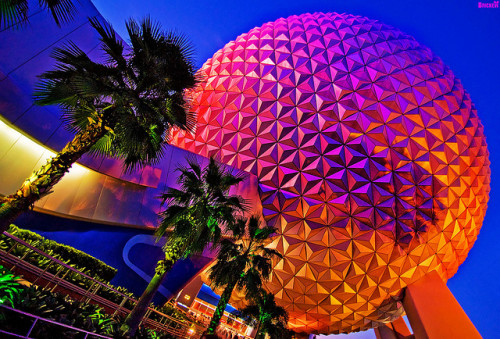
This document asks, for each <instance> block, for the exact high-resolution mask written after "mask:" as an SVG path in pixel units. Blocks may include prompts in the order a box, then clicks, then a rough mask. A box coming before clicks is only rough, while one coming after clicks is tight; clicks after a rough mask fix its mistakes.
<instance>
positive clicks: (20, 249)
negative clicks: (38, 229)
mask: <svg viewBox="0 0 500 339" xmlns="http://www.w3.org/2000/svg"><path fill="white" fill-rule="evenodd" d="M8 232H9V233H10V234H12V235H14V236H16V237H18V238H19V239H21V240H23V241H25V242H27V243H28V244H30V245H32V246H34V247H36V248H38V249H40V250H41V251H43V252H45V253H47V254H49V255H50V256H53V257H54V258H56V259H59V260H61V261H62V262H64V263H66V264H69V265H71V266H73V267H74V268H76V269H77V270H79V271H82V272H84V273H86V274H88V275H90V276H91V277H94V278H97V279H99V280H101V281H104V282H109V281H110V280H111V279H112V278H113V277H114V276H115V274H116V272H117V270H116V269H115V268H113V267H111V266H109V265H107V264H106V263H104V262H102V261H101V260H99V259H96V258H94V257H93V256H91V255H89V254H87V253H85V252H82V251H79V250H77V249H75V248H73V247H71V246H67V245H64V244H60V243H58V242H56V241H53V240H49V239H46V238H44V237H42V236H41V235H39V234H37V233H35V232H32V231H29V230H25V229H21V228H18V227H17V226H15V225H11V226H10V228H9V230H8ZM13 245H14V240H12V239H11V238H9V237H6V236H5V235H3V234H1V235H0V249H1V250H4V251H7V250H9V249H10V248H11V247H12V246H13ZM27 251H28V249H27V248H26V247H24V246H21V245H18V246H16V248H14V250H13V251H12V252H11V254H13V255H16V256H17V257H19V258H21V257H23V256H24V259H23V260H25V261H27V262H29V263H31V264H33V265H35V266H37V267H40V268H45V267H47V265H48V264H49V262H50V260H49V259H48V258H45V257H44V256H42V255H40V254H38V253H36V252H30V253H29V254H28V255H26V252H27ZM56 271H57V267H56V266H55V265H54V266H53V267H52V268H50V267H49V272H52V273H56ZM76 279H78V278H76Z"/></svg>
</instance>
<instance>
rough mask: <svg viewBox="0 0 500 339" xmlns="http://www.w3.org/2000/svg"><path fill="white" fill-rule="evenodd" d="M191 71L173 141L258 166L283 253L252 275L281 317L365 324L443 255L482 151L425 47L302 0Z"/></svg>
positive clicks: (467, 221)
mask: <svg viewBox="0 0 500 339" xmlns="http://www.w3.org/2000/svg"><path fill="white" fill-rule="evenodd" d="M201 75H202V76H203V77H204V80H203V82H202V83H201V85H200V86H199V87H198V88H197V89H196V90H195V91H194V92H192V93H191V94H192V98H193V103H192V109H193V110H194V111H195V112H196V113H197V130H196V133H195V135H194V136H193V135H184V134H183V133H181V132H178V131H177V132H174V133H173V137H172V141H173V144H174V145H178V146H180V147H183V148H185V149H188V150H191V151H193V152H195V153H198V154H201V155H204V156H216V157H218V158H219V159H220V160H222V162H225V163H227V164H230V165H232V166H235V167H238V168H240V169H242V170H244V171H248V172H251V173H253V174H255V175H256V176H257V177H258V180H259V193H260V199H261V201H262V206H263V213H264V217H265V219H266V221H267V222H268V224H271V225H274V226H276V227H277V229H278V231H279V232H278V233H279V234H278V235H277V236H276V237H274V238H273V241H272V243H271V245H270V246H273V247H275V248H276V249H278V250H279V251H280V252H281V253H282V254H283V255H284V259H283V260H279V261H276V262H275V265H274V271H273V274H272V279H271V281H270V282H269V283H267V285H266V287H267V288H268V289H269V290H270V291H272V292H273V293H274V294H275V295H276V297H277V299H278V302H279V303H280V304H281V305H283V306H284V307H285V308H286V309H287V311H288V312H289V315H290V326H291V328H292V329H294V330H295V331H297V332H302V331H305V332H316V333H317V332H320V333H339V332H350V331H356V330H360V329H361V330H362V329H367V328H370V327H374V326H378V325H379V324H380V322H384V321H389V320H391V319H392V318H393V317H396V316H399V315H400V314H401V308H400V303H399V302H398V298H400V296H401V292H402V289H403V288H404V287H405V286H406V285H408V284H410V283H412V282H413V281H415V280H417V279H419V278H421V277H422V276H423V275H424V274H426V272H429V271H431V270H437V271H438V273H439V274H440V275H441V276H442V277H443V278H444V279H447V278H449V277H451V276H452V275H453V274H454V273H455V272H456V271H457V268H458V266H459V265H460V264H461V263H462V262H463V261H464V260H465V258H466V256H467V253H468V251H469V249H470V248H471V246H472V245H473V244H474V241H475V240H476V237H477V234H478V232H479V229H480V227H481V224H482V221H483V218H484V214H485V211H486V205H487V201H488V193H489V161H488V152H487V149H486V142H485V138H484V134H483V127H482V125H481V123H480V121H479V119H478V117H477V112H476V110H475V108H474V106H473V104H472V102H471V100H470V98H469V95H468V94H467V93H465V92H464V89H463V88H462V85H461V84H460V82H459V80H458V79H456V78H455V76H454V75H453V73H452V72H451V71H450V70H449V69H448V68H447V67H446V66H445V65H444V64H443V63H442V61H441V60H440V59H438V58H437V57H436V56H435V55H434V54H433V53H432V52H431V51H430V50H429V49H428V48H426V47H424V46H422V45H420V44H419V43H418V42H416V41H415V40H414V39H413V38H412V37H410V36H408V35H406V34H404V33H402V32H400V31H399V30H397V29H394V28H392V27H389V26H387V25H384V24H382V23H379V22H377V21H374V20H370V19H367V18H363V17H358V16H352V15H346V14H335V13H331V14H323V13H315V14H304V15H300V16H292V17H289V18H287V19H279V20H277V21H275V22H271V23H267V24H265V25H263V26H262V27H258V28H255V29H252V30H251V31H250V32H249V33H247V34H243V35H241V36H240V37H238V38H237V39H236V40H235V41H233V42H230V43H229V44H227V45H226V46H225V47H224V48H223V49H221V50H220V51H218V52H217V53H216V54H215V55H214V56H213V58H212V59H210V60H208V61H207V62H206V63H205V65H204V66H203V68H202V70H201Z"/></svg>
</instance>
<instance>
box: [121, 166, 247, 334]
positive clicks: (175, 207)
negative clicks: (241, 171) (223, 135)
mask: <svg viewBox="0 0 500 339" xmlns="http://www.w3.org/2000/svg"><path fill="white" fill-rule="evenodd" d="M177 170H178V171H179V172H180V175H179V178H178V183H179V185H180V187H179V188H178V189H175V188H170V189H169V190H168V191H167V193H166V194H163V196H162V199H163V201H164V203H166V205H167V208H166V209H165V211H163V212H162V213H161V216H162V221H161V223H160V226H159V227H158V230H157V231H156V235H157V236H158V237H159V238H160V237H163V236H165V234H166V233H167V232H170V236H169V238H168V240H167V243H166V245H165V246H164V252H165V258H164V259H162V260H160V261H159V262H158V264H157V266H156V270H155V275H154V277H153V279H152V280H151V282H150V283H149V285H148V286H147V288H146V290H145V291H144V293H143V294H142V296H141V298H140V299H139V301H138V302H137V304H136V306H135V307H134V309H133V310H132V312H131V313H130V314H129V316H128V317H127V319H126V320H125V324H124V326H122V331H124V332H126V334H127V335H129V336H133V335H134V334H135V331H136V330H137V328H138V326H139V323H140V322H141V320H142V318H143V317H144V314H145V313H146V311H147V307H148V305H149V304H150V302H151V300H152V299H153V297H154V295H155V293H156V292H157V290H158V288H159V287H160V285H161V283H162V281H163V279H164V278H165V275H166V273H167V272H168V271H169V270H170V269H171V268H172V266H173V265H174V263H175V262H176V261H177V260H179V259H181V258H185V257H188V256H189V255H191V254H195V253H201V252H203V250H204V249H205V248H207V246H209V245H210V244H211V246H212V248H214V249H215V248H217V246H218V245H219V242H220V239H221V236H222V235H223V233H225V232H227V229H228V226H230V225H233V224H234V218H235V217H234V216H235V214H237V213H239V212H244V211H245V209H246V203H245V201H244V199H243V198H242V197H240V196H239V195H229V190H230V189H231V188H232V187H234V186H235V185H237V184H239V183H240V182H241V181H242V180H243V177H242V176H239V175H233V174H232V173H231V172H230V171H229V169H227V168H223V167H221V166H220V165H219V164H217V163H216V162H215V160H214V159H213V158H211V159H210V162H209V164H208V166H206V167H205V168H204V169H203V170H202V169H201V168H200V166H199V165H198V164H197V163H196V162H194V161H188V166H187V167H180V168H178V169H177Z"/></svg>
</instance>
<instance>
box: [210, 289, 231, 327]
mask: <svg viewBox="0 0 500 339" xmlns="http://www.w3.org/2000/svg"><path fill="white" fill-rule="evenodd" d="M235 286H236V282H232V283H230V284H228V285H227V286H226V288H225V289H224V292H222V295H221V296H220V299H219V303H218V304H217V308H216V309H215V312H214V315H213V316H212V320H210V324H209V325H208V329H207V334H215V330H216V329H217V326H219V323H220V320H221V319H222V316H223V315H224V310H225V309H226V306H227V304H228V303H229V299H231V294H232V293H233V290H234V287H235Z"/></svg>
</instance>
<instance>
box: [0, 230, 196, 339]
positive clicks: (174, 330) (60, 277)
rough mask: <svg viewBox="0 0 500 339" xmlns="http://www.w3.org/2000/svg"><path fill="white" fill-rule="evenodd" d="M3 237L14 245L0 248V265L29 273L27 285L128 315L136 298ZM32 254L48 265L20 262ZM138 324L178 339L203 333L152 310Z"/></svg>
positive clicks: (22, 242)
mask: <svg viewBox="0 0 500 339" xmlns="http://www.w3.org/2000/svg"><path fill="white" fill-rule="evenodd" d="M3 234H4V235H5V236H6V237H8V238H10V239H12V240H13V241H14V244H13V245H12V246H11V248H9V249H8V250H7V251H4V250H1V249H0V260H1V261H3V262H4V263H7V264H11V265H12V266H11V267H10V268H11V270H12V269H15V268H16V267H17V268H19V269H22V270H24V271H26V272H29V273H30V274H31V275H33V277H31V281H30V282H31V283H33V284H37V285H39V286H41V285H42V284H43V281H45V286H41V287H43V288H44V289H49V288H50V290H51V291H54V290H55V289H56V288H58V287H59V288H64V289H66V290H69V291H71V292H73V293H74V294H76V295H78V296H80V300H81V301H84V302H86V303H88V302H90V301H92V302H93V303H96V304H98V305H101V306H104V307H106V308H108V309H111V310H114V313H113V317H116V316H118V315H120V316H126V315H127V314H128V313H130V312H131V310H130V309H128V308H127V305H130V304H132V305H135V304H136V303H137V300H136V299H134V298H131V297H130V296H128V295H126V294H124V293H122V292H120V291H118V290H116V289H115V288H113V287H112V286H109V285H107V284H105V283H103V282H100V281H98V280H96V279H94V278H92V277H90V276H88V275H87V274H85V273H83V272H81V271H79V270H77V269H75V268H74V267H71V266H70V265H68V264H66V263H64V262H62V261H61V260H59V259H56V258H54V257H52V256H50V255H48V254H47V253H45V252H43V251H41V250H40V249H38V248H36V247H34V246H32V245H30V244H28V243H27V242H25V241H23V240H22V239H19V238H17V237H16V236H14V235H12V234H10V233H7V232H3ZM17 246H24V247H26V252H24V254H23V256H22V257H21V258H19V257H18V256H15V255H13V254H11V253H12V251H13V250H14V249H15V248H16V247H17ZM32 252H35V253H38V254H39V255H41V256H43V257H45V258H47V259H49V263H48V265H47V266H46V267H45V268H43V269H42V268H39V267H37V266H35V265H33V264H30V263H28V262H26V261H24V260H23V259H24V258H26V256H27V255H29V254H30V253H32ZM52 265H57V266H58V269H57V271H56V273H55V274H52V273H50V272H48V269H49V267H51V266H52ZM70 272H74V273H77V274H78V275H80V276H81V277H82V278H83V279H85V280H87V281H88V282H89V283H90V287H89V288H88V289H85V288H82V287H80V286H77V285H75V284H73V283H71V282H69V281H67V280H65V277H66V276H67V275H68V274H69V273H70ZM51 285H52V286H51ZM100 289H108V290H110V291H113V292H114V293H115V294H117V295H119V296H121V297H122V300H121V302H120V303H119V304H116V303H114V302H113V301H110V300H108V299H106V298H103V297H101V296H99V295H97V292H98V291H99V290H100ZM151 315H155V318H156V319H159V320H158V321H157V320H153V319H151ZM142 324H143V325H145V326H147V327H148V328H152V329H154V330H156V331H159V332H164V333H169V334H172V335H174V336H176V337H179V338H198V337H200V336H201V334H202V333H203V331H204V330H205V329H204V328H203V327H202V326H200V325H198V324H196V323H191V322H189V321H182V320H179V319H176V318H173V317H171V316H169V315H167V314H164V313H162V312H159V311H157V310H155V309H153V308H148V311H147V313H146V315H145V317H144V319H143V320H142Z"/></svg>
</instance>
